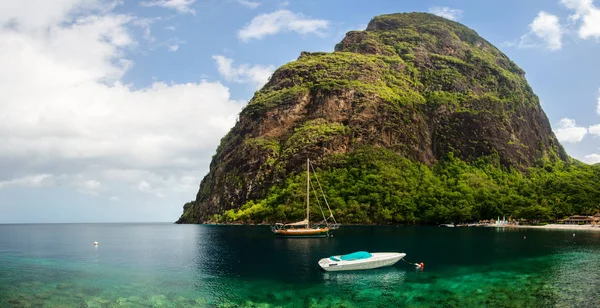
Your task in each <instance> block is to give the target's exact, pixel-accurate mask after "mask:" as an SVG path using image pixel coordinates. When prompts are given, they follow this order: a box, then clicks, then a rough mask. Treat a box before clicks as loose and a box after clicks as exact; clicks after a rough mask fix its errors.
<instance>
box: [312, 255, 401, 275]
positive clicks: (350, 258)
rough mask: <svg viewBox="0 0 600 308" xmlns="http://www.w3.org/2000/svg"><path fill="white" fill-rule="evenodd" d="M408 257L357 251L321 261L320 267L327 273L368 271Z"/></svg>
mask: <svg viewBox="0 0 600 308" xmlns="http://www.w3.org/2000/svg"><path fill="white" fill-rule="evenodd" d="M405 256H406V254H405V253H402V252H374V253H369V252H366V251H357V252H353V253H350V254H347V255H338V256H331V257H329V258H323V259H321V260H319V266H321V268H322V269H324V270H326V271H352V270H367V269H373V268H379V267H385V266H390V265H394V264H396V262H398V261H400V259H402V258H404V257H405Z"/></svg>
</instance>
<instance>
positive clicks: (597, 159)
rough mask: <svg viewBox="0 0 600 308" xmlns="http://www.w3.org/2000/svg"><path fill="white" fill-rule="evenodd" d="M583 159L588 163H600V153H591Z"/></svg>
mask: <svg viewBox="0 0 600 308" xmlns="http://www.w3.org/2000/svg"><path fill="white" fill-rule="evenodd" d="M583 161H584V162H586V163H588V164H592V165H593V164H597V163H600V154H590V155H586V156H585V157H584V158H583Z"/></svg>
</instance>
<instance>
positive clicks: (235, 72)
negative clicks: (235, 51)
mask: <svg viewBox="0 0 600 308" xmlns="http://www.w3.org/2000/svg"><path fill="white" fill-rule="evenodd" d="M213 59H215V61H217V67H218V69H219V74H221V76H223V78H225V79H226V80H228V81H232V82H239V83H252V84H253V85H254V86H255V87H256V88H260V87H262V86H263V85H264V84H265V83H266V82H267V81H268V80H269V77H271V74H273V71H274V70H275V67H274V66H273V65H268V66H262V65H252V66H249V65H248V64H240V65H238V66H237V67H235V66H234V65H233V60H232V59H229V58H226V57H224V56H221V55H216V56H213Z"/></svg>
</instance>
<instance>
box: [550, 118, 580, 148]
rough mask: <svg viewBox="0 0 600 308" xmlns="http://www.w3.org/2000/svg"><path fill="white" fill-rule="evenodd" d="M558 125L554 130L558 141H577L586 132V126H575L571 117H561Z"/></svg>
mask: <svg viewBox="0 0 600 308" xmlns="http://www.w3.org/2000/svg"><path fill="white" fill-rule="evenodd" d="M559 125H560V126H559V128H557V129H556V130H555V131H554V132H555V134H556V138H558V141H560V142H566V143H577V142H580V141H581V140H583V137H584V136H585V135H586V134H587V128H585V127H581V126H577V125H576V124H575V120H573V119H568V118H562V119H561V120H560V123H559Z"/></svg>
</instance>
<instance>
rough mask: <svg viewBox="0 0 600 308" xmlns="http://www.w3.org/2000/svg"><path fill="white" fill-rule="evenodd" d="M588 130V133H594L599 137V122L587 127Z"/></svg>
mask: <svg viewBox="0 0 600 308" xmlns="http://www.w3.org/2000/svg"><path fill="white" fill-rule="evenodd" d="M588 132H589V133H590V135H594V136H596V137H600V124H596V125H592V126H590V127H588Z"/></svg>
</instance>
